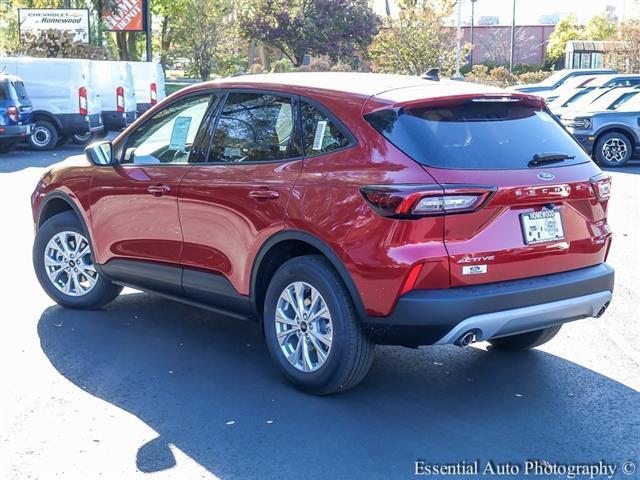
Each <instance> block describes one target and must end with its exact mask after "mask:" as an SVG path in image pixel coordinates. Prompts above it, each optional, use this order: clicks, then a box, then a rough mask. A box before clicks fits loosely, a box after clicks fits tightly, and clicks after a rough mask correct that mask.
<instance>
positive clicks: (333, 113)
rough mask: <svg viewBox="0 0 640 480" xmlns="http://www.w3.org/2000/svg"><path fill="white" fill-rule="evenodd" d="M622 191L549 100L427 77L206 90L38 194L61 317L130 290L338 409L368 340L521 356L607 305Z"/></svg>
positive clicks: (38, 262) (314, 77) (253, 81)
mask: <svg viewBox="0 0 640 480" xmlns="http://www.w3.org/2000/svg"><path fill="white" fill-rule="evenodd" d="M609 193H610V179H609V177H608V176H607V175H605V174H603V173H602V172H601V171H600V169H599V168H598V167H597V166H596V165H595V164H594V163H593V162H592V161H591V160H590V159H589V157H588V156H587V155H586V154H585V152H584V151H583V150H582V149H581V148H580V147H579V145H578V144H577V143H576V142H575V141H574V140H573V139H572V137H571V136H570V135H569V134H568V133H567V132H566V131H565V130H564V129H563V127H562V126H561V125H560V124H559V123H558V122H557V121H556V120H555V119H554V117H553V116H552V115H550V114H549V113H548V112H547V110H546V109H545V104H544V101H543V100H541V99H540V98H538V97H535V96H531V95H527V94H522V93H516V92H507V91H504V90H500V89H494V88H489V87H483V86H479V85H474V84H467V83H464V82H454V81H438V80H437V79H433V78H427V77H425V78H420V77H408V76H392V75H374V74H353V73H293V74H276V75H266V76H246V77H237V78H229V79H225V80H221V81H215V82H208V83H203V84H200V85H196V86H194V87H191V88H187V89H184V90H181V91H180V92H178V93H176V94H174V95H172V96H171V97H169V98H167V99H166V100H165V101H164V102H162V103H161V104H158V105H156V106H155V107H154V108H153V109H151V110H150V111H148V112H147V113H146V114H145V115H143V116H142V117H141V118H140V119H138V120H137V121H136V122H135V123H134V124H133V125H132V126H130V127H129V128H128V129H127V130H125V131H124V132H123V133H122V134H120V135H119V136H118V137H117V138H116V139H115V140H114V141H113V142H111V143H109V142H102V143H98V144H94V145H93V146H91V147H89V148H87V151H86V157H85V156H79V157H75V158H73V159H69V160H68V161H66V162H64V163H62V164H60V165H58V166H56V167H54V168H53V169H52V170H51V171H49V172H47V173H46V174H45V175H44V176H43V177H42V179H41V180H40V182H39V183H38V185H37V187H36V190H35V192H34V193H33V197H32V204H33V217H34V221H35V225H36V230H37V234H36V239H35V244H34V249H33V262H34V266H35V270H36V273H37V276H38V279H39V281H40V283H41V284H42V287H43V288H44V289H45V291H46V292H47V293H48V294H49V295H50V296H51V297H52V298H53V299H54V300H55V301H56V302H58V303H59V304H61V305H64V306H66V307H75V308H100V307H102V306H103V305H105V304H106V303H108V302H110V301H112V300H113V299H114V298H116V296H117V295H118V293H119V292H120V290H121V288H122V286H123V285H127V286H131V287H134V288H138V289H142V290H148V291H152V292H156V293H159V294H162V295H165V296H167V297H170V298H174V299H176V300H180V301H183V302H187V303H189V304H192V305H197V306H201V307H205V308H208V309H210V310H213V311H216V312H224V313H225V314H228V315H231V316H233V317H237V318H249V319H254V320H256V321H259V322H260V323H261V325H262V327H263V329H264V335H265V339H266V343H267V346H268V349H269V352H270V354H271V357H272V359H273V361H274V362H275V363H276V365H277V366H278V367H279V369H280V370H281V371H282V372H283V373H284V375H285V376H286V377H287V378H288V379H290V380H291V381H293V382H294V383H295V384H296V385H298V386H299V387H301V388H303V389H305V390H307V391H310V392H313V393H319V394H324V393H332V392H336V391H340V390H344V389H347V388H349V387H352V386H354V385H355V384H357V383H358V382H359V381H360V380H362V378H363V377H364V376H365V374H366V373H367V370H368V369H369V366H370V365H371V361H372V358H373V353H374V345H375V344H395V345H404V346H409V347H417V346H420V345H433V344H438V345H440V344H457V345H462V346H466V345H468V344H470V343H471V342H475V341H484V340H487V341H489V342H490V343H491V344H492V345H494V346H495V347H499V348H505V349H527V348H532V347H535V346H537V345H540V344H542V343H544V342H547V341H548V340H550V339H551V338H552V337H553V336H554V335H555V334H556V333H557V332H558V330H559V329H560V325H561V324H563V323H565V322H569V321H572V320H576V319H580V318H586V317H598V316H599V315H601V314H602V313H603V312H604V311H605V309H606V308H607V306H608V305H609V302H610V300H611V294H612V291H613V277H614V274H613V270H612V269H611V267H609V266H608V265H606V264H605V263H604V262H605V260H606V257H607V253H608V250H609V247H610V244H611V232H610V229H609V225H608V224H607V202H608V199H609Z"/></svg>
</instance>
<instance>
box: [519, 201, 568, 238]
mask: <svg viewBox="0 0 640 480" xmlns="http://www.w3.org/2000/svg"><path fill="white" fill-rule="evenodd" d="M520 221H521V222H522V232H523V234H524V243H526V244H527V245H531V244H535V243H544V242H553V241H556V240H562V239H563V238H564V228H563V226H562V217H561V215H560V210H542V211H540V212H530V213H522V214H520Z"/></svg>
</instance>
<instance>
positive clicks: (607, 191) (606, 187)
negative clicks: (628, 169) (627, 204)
mask: <svg viewBox="0 0 640 480" xmlns="http://www.w3.org/2000/svg"><path fill="white" fill-rule="evenodd" d="M589 181H590V182H591V186H592V187H593V191H594V192H595V194H596V198H597V199H598V200H600V201H601V202H606V201H607V200H609V197H611V177H610V176H609V175H607V174H606V173H601V174H599V175H596V176H595V177H591V178H590V179H589Z"/></svg>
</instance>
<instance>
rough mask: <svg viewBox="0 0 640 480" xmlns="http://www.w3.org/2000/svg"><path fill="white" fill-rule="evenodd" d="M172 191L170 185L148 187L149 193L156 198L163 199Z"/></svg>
mask: <svg viewBox="0 0 640 480" xmlns="http://www.w3.org/2000/svg"><path fill="white" fill-rule="evenodd" d="M170 191H171V187H170V186H169V185H164V184H160V185H150V186H148V187H147V192H149V193H150V194H151V195H153V196H154V197H161V196H162V195H164V194H165V193H169V192H170Z"/></svg>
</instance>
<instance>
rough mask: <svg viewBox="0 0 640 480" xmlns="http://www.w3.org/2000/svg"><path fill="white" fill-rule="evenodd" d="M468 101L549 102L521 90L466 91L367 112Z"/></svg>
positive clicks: (531, 104) (537, 105) (535, 104)
mask: <svg viewBox="0 0 640 480" xmlns="http://www.w3.org/2000/svg"><path fill="white" fill-rule="evenodd" d="M466 102H491V103H493V102H498V103H500V102H514V103H515V102H518V103H520V104H521V105H526V106H529V107H531V108H536V109H540V110H542V109H544V108H546V106H547V102H546V100H545V99H544V98H542V97H538V96H537V95H529V94H526V93H520V92H491V93H465V94H460V95H448V96H442V97H431V98H419V99H415V100H409V101H404V102H398V103H389V104H386V105H380V106H377V108H374V109H373V110H370V111H368V112H367V114H370V113H374V112H379V111H381V110H395V111H397V112H399V111H400V110H412V109H416V108H427V107H444V106H452V105H459V104H461V103H466Z"/></svg>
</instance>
